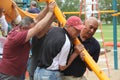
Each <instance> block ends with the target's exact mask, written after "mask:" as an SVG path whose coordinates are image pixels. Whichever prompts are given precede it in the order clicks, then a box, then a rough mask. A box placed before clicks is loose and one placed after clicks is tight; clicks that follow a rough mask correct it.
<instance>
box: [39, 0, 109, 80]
mask: <svg viewBox="0 0 120 80" xmlns="http://www.w3.org/2000/svg"><path fill="white" fill-rule="evenodd" d="M38 1H45V2H48V3H49V2H51V1H55V0H38ZM54 13H55V15H56V17H57V19H58V20H59V22H60V23H62V22H63V23H62V24H63V27H64V25H65V23H66V19H65V17H64V16H63V14H62V12H61V10H60V9H59V8H58V6H56V7H55V9H54ZM61 17H62V18H61ZM74 44H82V43H81V42H80V41H79V39H78V38H77V39H76V40H75V41H74ZM83 53H84V54H85V62H86V63H87V64H88V65H89V67H90V68H91V69H92V70H93V71H94V72H95V74H96V75H97V76H98V78H99V79H100V80H110V79H109V78H108V77H107V76H106V75H105V73H104V72H103V71H102V70H101V69H100V68H99V66H98V65H97V64H96V62H95V61H94V60H93V59H92V57H91V56H90V55H89V53H88V52H87V50H86V49H85V48H84V50H83Z"/></svg>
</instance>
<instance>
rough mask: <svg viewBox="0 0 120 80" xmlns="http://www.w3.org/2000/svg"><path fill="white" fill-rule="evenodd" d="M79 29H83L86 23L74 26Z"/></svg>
mask: <svg viewBox="0 0 120 80" xmlns="http://www.w3.org/2000/svg"><path fill="white" fill-rule="evenodd" d="M74 27H75V28H76V29H77V30H82V29H83V28H84V27H85V26H84V25H77V26H74Z"/></svg>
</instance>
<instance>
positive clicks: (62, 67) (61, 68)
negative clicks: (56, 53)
mask: <svg viewBox="0 0 120 80" xmlns="http://www.w3.org/2000/svg"><path fill="white" fill-rule="evenodd" d="M78 55H79V54H77V53H75V52H74V53H73V54H72V55H71V56H70V58H69V60H68V63H67V65H66V66H59V68H60V70H61V71H63V70H65V69H66V68H68V67H69V66H70V65H71V63H72V62H73V61H74V59H75V58H76V57H77V56H78Z"/></svg>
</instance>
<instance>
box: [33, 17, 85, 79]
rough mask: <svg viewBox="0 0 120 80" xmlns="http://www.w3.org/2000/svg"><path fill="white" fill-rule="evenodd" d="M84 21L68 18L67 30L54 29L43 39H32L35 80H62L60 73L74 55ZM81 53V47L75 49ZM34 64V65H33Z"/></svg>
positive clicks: (77, 18)
mask: <svg viewBox="0 0 120 80" xmlns="http://www.w3.org/2000/svg"><path fill="white" fill-rule="evenodd" d="M83 27H84V26H83V22H82V20H81V19H80V18H79V17H77V16H71V17H70V18H68V20H67V23H66V26H65V28H60V27H52V28H51V29H50V30H49V31H48V33H47V34H46V35H45V36H44V37H43V38H41V39H39V38H38V37H36V36H35V37H33V39H32V45H33V46H32V54H33V55H32V57H31V58H32V60H33V61H34V63H33V64H34V67H35V68H36V70H35V72H34V69H35V68H34V69H33V72H34V80H40V79H42V80H44V79H45V80H62V79H61V76H60V71H59V70H63V69H62V67H64V66H66V64H67V59H68V56H70V54H71V53H73V49H74V45H73V43H72V42H73V40H74V39H76V37H77V36H78V34H79V33H80V31H81V29H82V28H83ZM75 49H77V50H78V51H79V52H80V51H81V50H82V48H81V47H77V48H75ZM33 64H32V65H33Z"/></svg>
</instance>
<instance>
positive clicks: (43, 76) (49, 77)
mask: <svg viewBox="0 0 120 80" xmlns="http://www.w3.org/2000/svg"><path fill="white" fill-rule="evenodd" d="M34 80H62V77H61V73H60V72H59V71H57V70H55V71H54V70H47V69H45V68H40V67H37V68H36V70H35V73H34Z"/></svg>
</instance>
